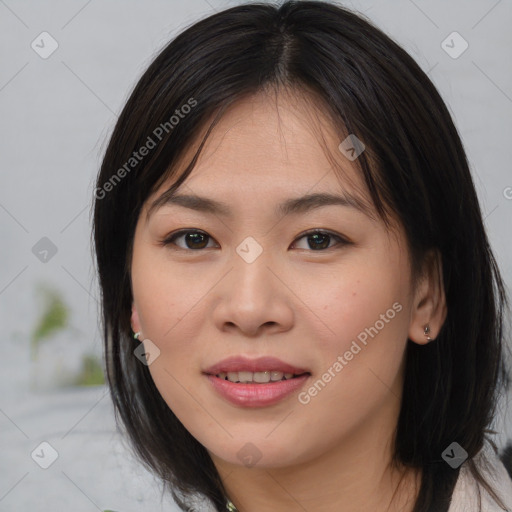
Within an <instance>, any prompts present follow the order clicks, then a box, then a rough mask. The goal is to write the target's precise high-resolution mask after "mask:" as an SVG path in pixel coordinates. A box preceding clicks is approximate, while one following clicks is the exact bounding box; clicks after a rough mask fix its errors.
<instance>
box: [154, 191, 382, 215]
mask: <svg viewBox="0 0 512 512" xmlns="http://www.w3.org/2000/svg"><path fill="white" fill-rule="evenodd" d="M167 205H178V206H182V207H184V208H188V209H190V210H194V211H199V212H203V213H210V214H213V215H220V216H224V217H227V218H233V216H234V214H233V212H232V210H231V209H230V207H229V206H228V205H227V204H226V203H221V202H219V201H216V200H214V199H210V198H207V197H202V196H198V195H193V194H175V193H168V192H164V193H163V194H162V195H161V196H160V197H159V198H158V199H156V200H155V201H154V202H153V203H152V204H151V206H150V208H149V210H148V214H147V219H148V220H149V217H150V216H151V215H152V213H153V212H154V211H155V210H157V209H159V208H161V207H162V206H167ZM333 205H336V206H345V207H350V208H354V209H356V210H358V211H360V212H361V213H363V214H364V215H366V216H368V217H370V218H371V219H374V218H375V217H374V215H373V214H372V212H371V210H370V208H369V207H368V205H367V204H366V203H364V202H363V201H362V200H361V199H359V198H358V197H356V196H353V195H351V194H347V193H344V194H343V195H336V194H331V193H327V192H324V193H315V194H306V195H304V196H301V197H294V198H290V199H287V200H286V201H284V202H282V203H280V204H279V205H277V207H276V209H275V215H276V216H277V217H283V216H286V215H290V214H296V215H298V214H304V213H306V212H309V211H311V210H313V209H316V208H322V207H325V206H333Z"/></svg>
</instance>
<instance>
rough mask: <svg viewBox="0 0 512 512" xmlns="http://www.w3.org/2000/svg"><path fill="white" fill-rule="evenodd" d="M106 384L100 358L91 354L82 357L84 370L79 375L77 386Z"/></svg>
mask: <svg viewBox="0 0 512 512" xmlns="http://www.w3.org/2000/svg"><path fill="white" fill-rule="evenodd" d="M100 384H105V376H104V374H103V368H102V366H101V362H100V360H99V359H98V358H97V357H96V356H93V355H91V354H85V355H84V356H83V357H82V370H81V372H80V374H79V375H78V376H77V378H76V381H75V385H76V386H98V385H100Z"/></svg>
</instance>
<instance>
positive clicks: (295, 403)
mask: <svg viewBox="0 0 512 512" xmlns="http://www.w3.org/2000/svg"><path fill="white" fill-rule="evenodd" d="M320 119H321V118H320ZM322 124H323V127H324V137H325V140H326V142H327V143H328V145H329V147H330V148H334V150H335V151H337V152H338V155H337V157H338V160H339V162H340V163H341V165H342V166H343V168H344V175H343V176H342V177H341V178H340V177H339V176H338V175H336V173H335V171H334V169H333V167H332V165H331V163H330V162H329V160H328V158H327V156H326V154H325V153H324V151H323V149H322V146H321V144H320V143H319V141H318V139H317V137H315V135H314V132H317V130H318V127H315V128H312V121H311V119H310V118H307V117H306V116H305V115H304V108H303V105H302V104H301V103H298V102H294V101H292V100H291V99H285V98H284V97H283V96H279V117H278V114H277V112H276V106H275V104H274V103H273V101H272V100H269V99H268V97H265V96H256V97H253V98H252V99H251V100H247V101H243V102H241V103H238V104H236V105H235V106H234V107H233V108H232V109H231V110H230V111H229V112H228V113H227V114H226V115H225V116H224V117H223V119H222V120H221V122H220V123H219V124H218V125H217V127H216V129H215V130H214V132H213V133H212V135H211V136H210V138H209V140H208V143H207V145H206V146H205V148H204V149H203V152H202V154H201V157H200V159H199V161H198V163H197V165H196V166H195V168H194V170H193V171H192V173H191V175H190V176H189V177H188V178H187V180H186V182H185V183H184V184H183V185H182V186H181V187H180V189H179V190H178V192H177V195H180V196H183V195H187V196H198V197H200V198H204V199H205V200H204V201H203V200H202V199H201V200H199V199H195V200H193V199H190V198H189V199H187V200H181V201H180V202H177V201H176V202H174V203H173V202H170V201H169V202H167V203H165V204H163V205H160V206H159V207H158V208H156V209H155V210H154V211H153V212H152V213H151V215H150V216H149V217H148V216H147V214H148V209H149V206H150V205H151V203H152V202H153V201H154V200H155V199H157V198H158V197H159V196H160V195H161V194H162V193H163V192H164V191H165V190H167V189H168V188H169V187H170V185H171V184H172V182H170V181H169V182H167V183H166V184H164V186H162V187H161V188H160V189H159V190H158V191H157V192H156V193H155V194H154V195H153V196H152V197H150V198H149V200H148V201H147V202H146V204H145V206H144V208H143V210H142V212H141V216H140V218H139V221H138V224H137V227H136V232H135V240H134V248H133V260H132V283H133V296H134V302H133V314H132V324H133V327H134V329H135V330H140V331H141V332H142V336H141V339H145V340H146V341H145V345H146V349H147V350H148V351H149V352H150V353H153V356H154V355H155V354H157V352H155V351H154V347H155V346H156V347H157V348H158V350H159V351H160V353H159V355H158V356H157V357H156V358H154V361H153V362H152V363H151V364H150V365H149V370H150V372H151V376H152V378H153V379H154V382H155V384H156V386H157V388H158V390H159V391H160V393H161V395H162V397H163V399H164V400H165V401H166V403H167V404H168V405H169V407H170V408H171V409H172V411H173V412H174V413H175V415H176V416H177V417H178V418H179V420H180V421H181V422H182V423H183V425H184V426H185V427H186V428H187V430H189V431H190V433H191V434H192V435H193V436H194V437H195V438H196V439H197V440H198V441H199V442H200V443H201V444H203V445H204V446H205V447H206V448H207V450H208V451H209V452H210V454H211V455H212V457H213V458H214V459H215V460H222V461H224V462H226V463H232V464H238V465H241V464H245V465H248V466H251V465H253V464H255V463H256V464H258V465H260V466H262V467H277V466H287V465H291V464H298V463H301V462H304V461H307V460H312V459H314V458H316V457H319V456H321V455H322V454H325V453H327V452H329V451H332V450H334V449H335V448H336V447H340V446H345V447H346V448H347V449H351V448H350V447H352V449H355V447H357V446H359V445H358V444H357V442H356V443H354V441H355V440H356V439H359V440H360V441H361V442H362V441H363V439H365V437H367V438H370V437H371V436H373V439H379V440H384V439H387V438H388V435H389V434H390V433H391V431H392V430H393V428H394V426H395V423H396V419H397V415H398V412H399V405H400V396H401V386H402V372H403V364H402V363H403V360H404V357H403V356H404V349H405V347H406V343H407V338H408V336H409V337H411V338H412V339H415V340H417V341H418V342H419V343H421V342H422V339H423V331H422V329H423V327H422V325H421V324H422V320H424V318H422V317H421V314H422V313H421V312H420V311H419V309H418V308H417V305H418V303H419V302H420V301H419V300H418V297H417V295H415V293H413V290H412V288H411V275H410V273H411V271H410V265H409V259H408V252H407V249H406V240H405V238H404V234H403V232H402V230H401V228H399V227H397V229H396V231H395V232H394V233H390V232H388V230H387V229H386V227H385V226H384V224H383V223H382V221H381V220H380V219H379V218H378V216H377V215H376V213H375V211H374V210H373V207H372V206H371V203H370V201H369V197H368V195H367V193H366V191H365V187H364V185H363V183H362V181H361V178H360V177H359V175H358V173H357V172H356V171H355V169H354V167H353V164H352V162H351V160H350V159H349V158H347V157H346V156H344V154H342V152H341V151H338V150H337V149H336V148H337V147H338V145H339V144H340V143H341V142H342V140H343V139H341V138H340V137H339V136H337V135H336V133H334V131H333V130H332V129H331V128H329V126H328V124H327V121H326V120H324V122H323V123H322ZM349 154H350V153H349ZM191 155H192V151H189V152H188V153H187V154H186V155H185V156H186V157H187V156H191ZM185 161H187V160H186V158H185ZM180 170H181V169H180ZM316 194H320V196H317V197H316V199H315V198H311V199H310V200H306V199H300V198H304V197H306V196H309V195H316ZM327 194H328V195H329V196H337V197H339V198H340V199H339V201H334V200H327ZM331 199H332V197H331ZM206 200H207V201H206ZM215 205H219V207H218V209H214V208H216V206H215ZM283 205H285V207H283ZM181 230H185V231H186V232H188V233H186V232H183V233H177V232H178V231H181ZM312 230H318V231H320V233H317V234H316V235H315V234H311V233H310V234H308V232H310V231H312ZM173 234H176V236H175V237H174V238H173V240H170V239H171V235H173ZM166 240H167V243H165V241H166ZM425 323H426V322H425ZM141 364H142V363H141ZM238 371H240V372H242V373H241V374H239V373H237V372H238ZM228 372H229V373H228ZM290 374H294V375H295V376H294V377H291V378H290ZM216 375H217V376H216ZM299 375H300V376H299ZM226 377H228V379H231V380H232V381H238V380H241V381H251V380H252V382H245V383H241V382H239V383H237V382H231V381H229V380H226ZM285 377H288V379H287V380H282V379H283V378H285ZM268 379H271V380H270V382H266V381H268ZM255 380H256V381H257V382H254V381H255Z"/></svg>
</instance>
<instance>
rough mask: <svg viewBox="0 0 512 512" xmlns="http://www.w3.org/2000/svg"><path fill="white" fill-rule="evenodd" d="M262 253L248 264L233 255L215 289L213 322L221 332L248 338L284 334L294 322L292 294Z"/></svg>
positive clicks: (282, 278)
mask: <svg viewBox="0 0 512 512" xmlns="http://www.w3.org/2000/svg"><path fill="white" fill-rule="evenodd" d="M267 255H268V253H267V254H266V251H263V253H262V254H261V255H260V256H259V257H258V258H257V259H256V260H255V261H252V262H251V263H248V262H247V261H245V260H244V259H243V258H242V257H240V256H239V255H238V254H237V253H236V252H234V255H233V257H232V258H231V261H230V263H232V266H231V270H230V272H228V274H227V275H226V276H225V277H224V279H222V280H221V282H220V283H219V285H218V287H217V301H216V304H215V307H214V310H213V319H214V322H215V325H216V326H217V328H218V329H220V330H221V331H223V332H229V331H231V332H237V333H238V334H243V335H244V336H249V337H259V336H262V335H264V336H268V335H269V334H272V333H274V334H275V333H278V332H283V331H287V330H289V329H290V328H291V326H292V325H293V321H294V313H293V307H292V305H293V302H292V300H293V293H292V292H291V291H290V288H288V286H290V284H289V283H287V282H286V277H285V276H284V272H283V271H282V270H280V269H279V268H276V265H273V264H272V262H271V259H270V258H269V257H267Z"/></svg>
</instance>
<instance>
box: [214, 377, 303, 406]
mask: <svg viewBox="0 0 512 512" xmlns="http://www.w3.org/2000/svg"><path fill="white" fill-rule="evenodd" d="M241 371H243V370H241ZM247 371H248V370H247ZM310 376H311V375H310V374H309V373H305V374H304V375H300V376H299V377H294V378H292V379H288V380H278V381H275V382H268V383H266V384H253V383H247V384H241V383H238V384H236V383H234V382H230V381H228V380H224V379H220V378H219V377H215V375H206V377H207V378H208V380H209V381H210V383H211V385H212V386H213V389H214V390H215V391H216V392H217V393H219V394H220V395H221V396H222V397H223V398H224V399H226V400H227V401H229V402H230V403H232V404H234V405H237V406H240V407H251V408H252V407H267V406H270V405H274V404H277V403H278V402H280V401H281V400H283V399H284V398H286V397H287V396H289V395H290V394H292V393H293V392H295V391H298V390H299V389H300V388H301V387H302V386H304V384H305V382H306V381H307V380H308V379H309V377H310Z"/></svg>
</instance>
